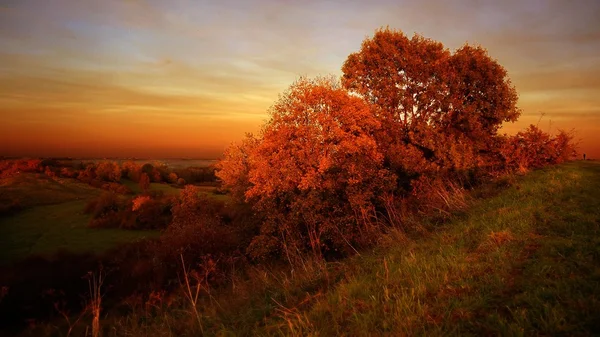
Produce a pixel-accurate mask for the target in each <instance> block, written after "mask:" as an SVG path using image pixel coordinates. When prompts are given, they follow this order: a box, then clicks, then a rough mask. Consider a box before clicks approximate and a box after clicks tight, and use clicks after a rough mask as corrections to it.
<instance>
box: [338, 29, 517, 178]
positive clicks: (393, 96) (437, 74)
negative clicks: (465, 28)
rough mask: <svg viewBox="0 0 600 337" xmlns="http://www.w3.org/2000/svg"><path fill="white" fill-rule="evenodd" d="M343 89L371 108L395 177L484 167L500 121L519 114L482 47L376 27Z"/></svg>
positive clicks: (346, 73)
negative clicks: (448, 44)
mask: <svg viewBox="0 0 600 337" xmlns="http://www.w3.org/2000/svg"><path fill="white" fill-rule="evenodd" d="M342 70H343V78H342V83H343V85H344V87H345V88H347V89H348V90H350V91H352V92H354V93H357V94H359V95H360V96H361V97H363V98H364V99H365V100H366V101H367V102H369V104H370V105H371V106H372V108H373V110H374V112H375V114H376V115H377V116H378V119H379V120H380V121H381V122H382V124H383V128H382V129H381V132H380V133H379V135H378V142H379V144H380V146H382V148H384V149H385V153H386V159H387V160H388V161H389V163H390V165H391V167H392V168H393V169H394V170H395V171H396V172H397V173H400V174H409V175H410V174H414V173H417V174H419V173H427V174H431V173H432V172H433V171H439V170H442V171H447V170H464V169H469V168H472V167H474V166H477V165H481V164H483V163H484V162H485V158H482V155H483V154H485V153H486V152H489V151H490V150H491V149H490V147H491V146H493V144H494V137H495V135H496V132H497V130H498V128H499V127H500V125H501V124H502V123H503V122H507V121H515V120H516V119H517V118H518V116H519V114H520V111H519V109H518V108H517V107H516V102H517V94H516V91H515V89H514V87H513V86H512V85H511V82H510V80H509V78H508V76H507V72H506V70H505V69H504V68H503V67H502V66H501V65H500V64H498V62H496V61H495V60H494V59H492V58H491V57H489V55H488V54H487V52H486V51H485V50H484V49H483V48H481V47H473V46H469V45H465V46H463V47H462V48H460V49H458V50H457V51H455V52H454V53H451V52H450V51H449V50H448V49H447V48H445V47H444V46H443V45H442V44H441V43H439V42H437V41H433V40H430V39H427V38H424V37H422V36H419V35H415V36H413V37H412V38H408V37H407V36H405V35H404V34H403V33H402V32H400V31H395V30H390V29H381V30H378V31H377V32H376V33H375V35H374V36H373V37H372V38H367V39H366V40H365V41H364V42H363V44H362V47H361V49H360V51H358V52H356V53H353V54H351V55H350V56H349V57H348V59H347V60H346V62H345V63H344V65H343V68H342Z"/></svg>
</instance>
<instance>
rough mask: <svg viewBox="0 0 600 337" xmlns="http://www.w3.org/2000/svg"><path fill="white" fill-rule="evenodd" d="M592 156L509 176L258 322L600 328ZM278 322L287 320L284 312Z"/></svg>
mask: <svg viewBox="0 0 600 337" xmlns="http://www.w3.org/2000/svg"><path fill="white" fill-rule="evenodd" d="M598 234H600V165H599V164H598V163H583V162H575V163H568V164H565V165H562V166H559V167H554V168H547V169H545V170H541V171H536V172H533V173H531V174H529V175H528V176H526V177H523V178H519V179H517V181H516V183H515V184H514V185H513V186H512V187H510V188H509V189H507V190H505V191H503V192H502V193H501V194H499V195H497V196H495V197H493V198H491V199H488V200H483V201H477V202H476V203H475V205H474V206H473V207H472V209H471V210H470V211H469V212H468V214H466V215H464V216H462V217H461V218H457V219H455V220H454V221H452V223H450V224H447V225H445V226H444V227H443V228H439V229H437V230H434V231H432V232H431V234H430V235H428V236H427V237H425V238H413V239H412V240H411V239H408V240H405V241H402V242H397V243H395V244H393V245H391V246H389V247H387V248H385V249H379V250H377V251H376V252H373V253H371V254H368V255H363V256H362V257H358V258H355V259H353V260H352V261H351V262H347V263H346V265H345V273H344V274H345V275H344V277H343V281H341V282H339V283H338V284H337V285H335V286H334V287H333V288H332V289H330V290H329V291H327V292H326V293H324V294H321V295H320V296H317V297H316V300H314V301H313V302H312V305H311V306H310V307H309V308H308V309H306V310H295V309H294V306H291V309H289V311H287V312H284V314H279V315H275V317H273V318H269V319H268V320H267V324H266V325H265V327H264V328H261V329H259V330H258V331H256V332H257V333H264V332H267V334H270V333H269V332H272V331H274V329H273V328H274V327H277V329H275V330H277V331H280V332H282V333H283V334H298V335H325V336H327V335H355V336H356V335H365V336H366V335H384V334H391V335H460V336H465V335H473V336H480V335H491V334H500V335H516V336H521V335H532V334H536V335H539V334H541V335H587V334H598V333H600V317H599V316H598V313H600V236H599V235H598ZM281 323H285V324H281Z"/></svg>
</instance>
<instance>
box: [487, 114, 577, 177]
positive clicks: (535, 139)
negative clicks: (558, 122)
mask: <svg viewBox="0 0 600 337" xmlns="http://www.w3.org/2000/svg"><path fill="white" fill-rule="evenodd" d="M576 153H577V152H576V144H574V143H573V134H572V133H568V132H566V131H563V130H560V131H559V132H558V134H557V135H556V136H554V137H552V136H551V135H550V134H548V133H546V132H544V131H542V130H540V129H539V128H538V127H537V126H535V125H530V126H529V128H527V130H525V131H521V132H519V133H517V134H516V135H514V136H512V137H505V138H504V141H503V143H502V147H501V148H500V151H499V154H500V157H501V161H502V164H501V165H502V167H503V168H504V169H505V170H508V171H519V172H526V171H528V170H529V169H532V168H540V167H543V166H546V165H552V164H560V163H562V162H565V161H567V160H569V159H571V158H573V157H575V156H576Z"/></svg>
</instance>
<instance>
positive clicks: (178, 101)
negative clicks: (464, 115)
mask: <svg viewBox="0 0 600 337" xmlns="http://www.w3.org/2000/svg"><path fill="white" fill-rule="evenodd" d="M483 3H485V4H483ZM599 17H600V2H598V1H594V0H589V1H578V2H576V3H568V2H565V1H561V0H556V1H541V0H540V1H512V0H509V1H502V2H500V1H485V2H481V1H474V0H473V1H468V0H465V1H448V2H442V1H440V2H437V1H421V2H418V3H417V2H409V1H392V0H385V1H384V0H381V1H372V2H371V1H369V2H367V1H341V0H338V1H302V2H286V1H275V0H272V1H267V0H263V1H243V0H237V1H234V0H224V1H192V0H177V1H157V0H106V1H100V0H98V1H92V0H83V1H81V0H52V1H47V0H8V1H4V2H2V4H0V142H1V144H3V145H2V147H1V148H0V155H8V156H86V157H96V156H99V157H105V156H110V157H116V156H119V157H123V156H136V157H159V158H166V157H171V158H172V157H193V158H215V157H218V156H220V155H221V153H222V152H223V149H224V148H225V146H227V145H228V144H229V143H231V142H233V141H237V140H239V139H241V138H242V137H243V135H244V133H245V132H256V131H258V129H259V127H260V125H261V124H262V123H263V121H264V120H265V119H266V118H267V109H268V108H269V106H271V105H272V104H273V103H274V102H275V101H276V100H277V98H278V95H279V94H280V93H281V92H283V91H284V90H285V89H286V88H287V87H288V86H289V85H290V84H291V83H292V82H294V80H296V79H297V78H298V77H299V76H301V75H307V76H311V77H312V76H317V75H328V74H334V75H336V76H339V75H341V66H342V64H343V62H344V61H345V59H346V57H347V56H348V55H349V54H350V53H352V52H356V51H357V50H359V48H360V45H361V41H362V40H363V39H364V38H365V37H367V36H372V35H373V33H374V31H375V30H376V29H377V28H379V27H382V26H389V27H390V28H394V29H400V30H402V31H404V32H405V33H406V34H407V35H412V34H413V33H415V32H416V33H419V34H422V35H424V36H425V37H429V38H432V39H435V40H437V41H440V42H442V43H444V45H445V46H447V47H448V48H450V49H451V50H454V49H455V48H458V47H460V46H461V45H462V44H464V43H465V42H469V43H473V44H480V45H482V46H484V47H485V48H487V49H488V51H489V53H490V55H491V56H492V57H493V58H496V59H497V60H498V62H499V63H500V64H502V65H503V66H504V67H506V69H507V70H508V73H509V76H510V77H511V79H512V81H513V83H514V85H515V86H516V88H517V91H518V92H519V95H520V99H519V106H520V107H521V109H522V110H523V115H522V116H521V118H520V120H519V121H518V122H517V123H515V124H510V125H507V126H505V128H504V130H505V131H506V132H515V131H516V130H518V129H522V128H525V127H526V126H527V125H529V124H532V123H533V124H537V123H538V122H539V126H540V127H541V128H542V129H543V130H544V131H555V130H557V129H572V128H574V129H576V131H577V136H576V139H581V143H580V152H585V153H586V154H587V155H588V157H590V158H600V95H599V94H598V93H599V92H600V25H599V24H598V18H599ZM542 114H543V115H544V116H543V117H542ZM540 117H542V118H540Z"/></svg>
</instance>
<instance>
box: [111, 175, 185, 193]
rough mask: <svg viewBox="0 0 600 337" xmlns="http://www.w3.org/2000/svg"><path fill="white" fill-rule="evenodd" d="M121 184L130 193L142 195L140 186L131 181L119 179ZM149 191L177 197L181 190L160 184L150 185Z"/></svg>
mask: <svg viewBox="0 0 600 337" xmlns="http://www.w3.org/2000/svg"><path fill="white" fill-rule="evenodd" d="M121 184H123V185H125V186H127V187H129V189H130V190H131V191H133V193H135V194H140V193H142V189H141V188H140V185H139V184H138V183H136V182H135V181H131V180H129V179H121ZM150 190H151V191H162V192H163V193H164V194H165V195H179V192H180V191H181V189H179V188H177V187H173V186H171V185H169V184H161V183H150Z"/></svg>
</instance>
